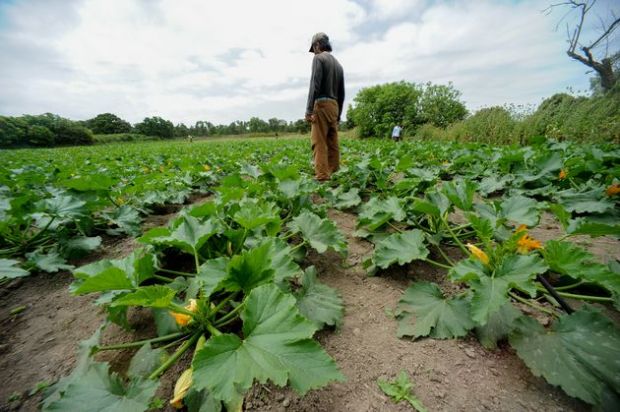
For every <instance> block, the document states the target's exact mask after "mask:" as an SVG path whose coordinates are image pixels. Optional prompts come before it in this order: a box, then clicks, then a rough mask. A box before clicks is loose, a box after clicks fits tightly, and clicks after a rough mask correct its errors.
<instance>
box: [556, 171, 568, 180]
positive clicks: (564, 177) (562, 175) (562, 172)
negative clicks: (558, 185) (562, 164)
mask: <svg viewBox="0 0 620 412" xmlns="http://www.w3.org/2000/svg"><path fill="white" fill-rule="evenodd" d="M566 176H568V173H566V170H564V169H562V170H560V175H559V176H558V178H559V179H560V180H564V179H566Z"/></svg>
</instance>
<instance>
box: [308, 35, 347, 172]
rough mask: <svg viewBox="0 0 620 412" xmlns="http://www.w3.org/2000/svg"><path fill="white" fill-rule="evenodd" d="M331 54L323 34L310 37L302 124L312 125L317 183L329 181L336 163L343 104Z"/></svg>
mask: <svg viewBox="0 0 620 412" xmlns="http://www.w3.org/2000/svg"><path fill="white" fill-rule="evenodd" d="M331 51H332V46H331V44H330V43H329V37H327V34H325V33H317V34H315V35H314V36H313V37H312V43H311V45H310V52H311V53H314V59H313V60H312V77H311V78H310V91H309V92H308V104H307V106H306V121H308V122H311V123H312V133H311V135H312V152H313V158H314V174H315V177H316V179H317V180H318V181H319V182H324V181H326V180H329V178H330V176H331V174H332V173H334V172H335V171H336V170H338V167H339V163H340V151H339V148H338V122H339V121H340V115H341V114H342V106H343V104H344V75H343V72H342V66H341V65H340V63H338V60H336V58H335V57H334V56H332V54H331Z"/></svg>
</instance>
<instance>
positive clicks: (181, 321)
mask: <svg viewBox="0 0 620 412" xmlns="http://www.w3.org/2000/svg"><path fill="white" fill-rule="evenodd" d="M185 309H187V310H189V311H190V312H196V311H197V310H198V303H197V302H196V299H190V300H189V305H186V306H185ZM170 315H172V317H173V318H174V320H175V321H176V322H177V325H179V326H187V324H188V323H189V321H190V320H191V319H192V317H191V316H190V315H186V314H185V313H177V312H170Z"/></svg>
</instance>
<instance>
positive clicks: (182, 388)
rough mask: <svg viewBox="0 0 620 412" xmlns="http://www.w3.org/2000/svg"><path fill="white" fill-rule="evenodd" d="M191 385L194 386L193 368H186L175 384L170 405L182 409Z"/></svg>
mask: <svg viewBox="0 0 620 412" xmlns="http://www.w3.org/2000/svg"><path fill="white" fill-rule="evenodd" d="M190 386H192V369H191V368H189V369H187V370H185V371H184V372H183V373H182V374H181V376H179V379H178V380H177V383H176V384H175V385H174V396H173V398H172V399H171V400H170V405H172V407H174V408H175V409H181V408H182V407H183V398H185V395H187V391H189V387H190Z"/></svg>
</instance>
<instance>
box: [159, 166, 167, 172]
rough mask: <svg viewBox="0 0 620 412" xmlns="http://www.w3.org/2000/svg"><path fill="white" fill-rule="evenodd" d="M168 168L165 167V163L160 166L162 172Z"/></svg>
mask: <svg viewBox="0 0 620 412" xmlns="http://www.w3.org/2000/svg"><path fill="white" fill-rule="evenodd" d="M165 170H166V168H165V167H164V165H161V166H159V171H160V172H162V173H163V172H164V171H165Z"/></svg>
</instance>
